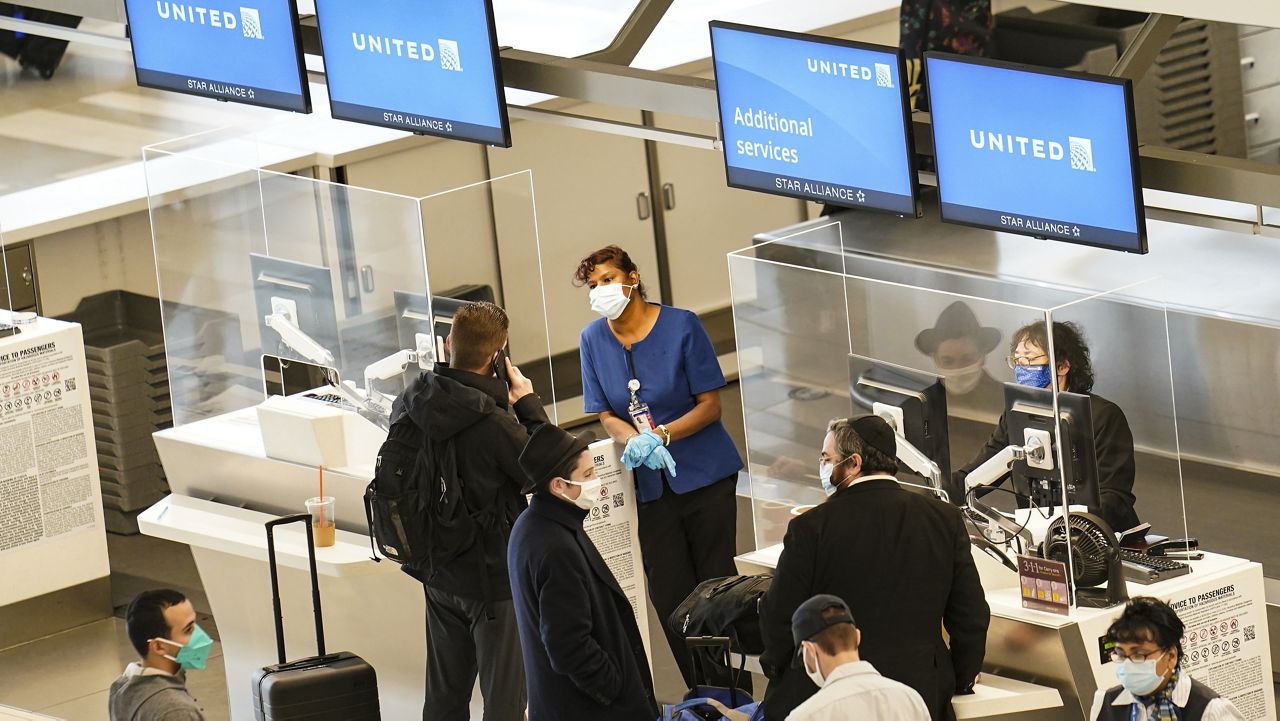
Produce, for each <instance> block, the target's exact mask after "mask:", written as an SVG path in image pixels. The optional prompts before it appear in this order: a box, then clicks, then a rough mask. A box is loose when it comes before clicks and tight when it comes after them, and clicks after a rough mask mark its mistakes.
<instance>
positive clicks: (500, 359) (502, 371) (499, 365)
mask: <svg viewBox="0 0 1280 721" xmlns="http://www.w3.org/2000/svg"><path fill="white" fill-rule="evenodd" d="M493 374H494V375H496V376H498V380H500V381H502V382H503V383H506V384H507V385H508V386H510V385H511V377H510V376H509V375H507V349H506V348H503V349H501V350H499V351H498V356H497V357H496V358H494V359H493Z"/></svg>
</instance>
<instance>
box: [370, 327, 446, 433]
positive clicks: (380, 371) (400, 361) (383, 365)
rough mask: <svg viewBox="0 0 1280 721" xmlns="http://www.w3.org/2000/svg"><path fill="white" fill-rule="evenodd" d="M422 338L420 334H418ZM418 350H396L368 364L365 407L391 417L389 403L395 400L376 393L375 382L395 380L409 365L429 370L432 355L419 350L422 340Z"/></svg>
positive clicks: (420, 339) (419, 340) (419, 339)
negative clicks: (375, 409)
mask: <svg viewBox="0 0 1280 721" xmlns="http://www.w3.org/2000/svg"><path fill="white" fill-rule="evenodd" d="M418 335H419V336H422V334H421V333H420V334H418ZM417 340H418V344H419V350H416V351H412V350H398V351H396V352H395V353H392V354H391V355H389V356H387V357H386V358H383V359H382V360H380V361H375V362H374V363H371V364H369V367H367V368H365V369H364V394H365V400H366V403H365V405H366V407H368V408H369V409H370V410H373V409H374V408H377V409H378V411H379V413H380V414H381V415H383V416H386V417H388V418H390V417H391V403H392V401H394V400H395V399H394V398H392V397H391V396H388V395H387V394H385V393H381V392H379V391H377V390H376V389H375V388H374V387H373V386H374V383H375V382H377V381H385V380H387V379H389V378H395V377H396V376H398V375H400V374H401V373H404V372H405V369H407V368H408V367H409V366H410V365H413V364H417V365H418V367H419V368H421V369H422V370H430V369H431V358H432V357H433V356H434V354H426V355H424V354H423V353H422V350H421V346H422V338H421V337H419V338H418V339H417Z"/></svg>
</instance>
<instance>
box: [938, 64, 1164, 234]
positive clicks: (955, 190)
mask: <svg viewBox="0 0 1280 721" xmlns="http://www.w3.org/2000/svg"><path fill="white" fill-rule="evenodd" d="M925 74H926V81H927V84H928V89H929V109H930V112H931V114H932V125H933V146H934V153H935V156H936V159H937V170H938V192H939V195H940V197H941V201H942V219H943V220H944V221H947V222H951V223H960V224H963V225H973V226H978V227H982V228H990V229H993V230H1001V231H1006V232H1010V233H1021V234H1024V235H1032V236H1036V237H1039V238H1049V239H1053V240H1065V241H1069V242H1072V243H1081V244H1085V245H1094V246H1100V247H1104V248H1110V249H1114V250H1123V251H1127V252H1130V253H1145V252H1147V232H1146V218H1145V213H1144V211H1143V207H1142V183H1141V181H1140V180H1139V177H1138V142H1137V133H1136V132H1135V130H1134V123H1133V88H1132V86H1131V85H1130V83H1129V81H1128V80H1123V79H1118V78H1107V77H1100V76H1094V75H1085V74H1083V73H1071V72H1065V71H1057V70H1047V69H1041V68H1029V67H1026V66H1019V65H1013V64H1009V63H1001V62H997V61H992V60H983V59H976V58H967V57H961V56H958V55H947V54H942V53H928V54H926V56H925Z"/></svg>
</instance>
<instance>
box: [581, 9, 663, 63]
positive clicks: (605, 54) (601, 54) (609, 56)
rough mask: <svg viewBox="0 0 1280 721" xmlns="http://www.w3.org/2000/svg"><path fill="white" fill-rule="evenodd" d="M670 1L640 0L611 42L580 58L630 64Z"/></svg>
mask: <svg viewBox="0 0 1280 721" xmlns="http://www.w3.org/2000/svg"><path fill="white" fill-rule="evenodd" d="M672 2H674V0H640V2H639V3H637V4H636V7H635V10H632V11H631V17H628V18H627V21H626V22H625V23H623V24H622V28H621V29H619V30H618V34H617V35H615V36H614V38H613V42H611V43H609V44H608V46H606V47H605V48H604V49H603V50H598V51H596V52H594V53H588V54H586V55H583V56H582V58H583V59H585V60H599V61H601V62H605V63H615V64H617V65H630V64H631V61H633V60H635V59H636V55H639V54H640V48H643V47H644V44H645V42H647V41H648V40H649V37H650V36H651V35H653V31H654V29H655V28H657V27H658V23H659V22H661V21H662V17H663V16H664V15H666V14H667V9H668V8H670V7H671V3H672Z"/></svg>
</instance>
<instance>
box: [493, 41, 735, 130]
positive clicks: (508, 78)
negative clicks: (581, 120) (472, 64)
mask: <svg viewBox="0 0 1280 721" xmlns="http://www.w3.org/2000/svg"><path fill="white" fill-rule="evenodd" d="M502 80H503V83H504V84H505V85H506V86H507V87H509V88H518V89H520V90H530V91H533V92H535V93H547V94H549V95H559V96H562V97H567V98H574V99H577V100H585V101H588V102H593V103H604V104H605V105H616V106H618V107H622V108H637V109H640V110H650V111H653V112H656V113H673V114H675V115H684V116H687V117H693V118H703V119H705V120H718V119H719V118H720V115H719V111H718V110H717V105H716V84H715V81H714V80H711V79H709V78H694V77H689V76H685V75H675V74H672V73H660V72H657V71H654V70H640V69H637V68H632V67H627V66H625V65H615V64H613V63H606V62H601V61H599V60H588V59H585V58H562V57H559V56H557V55H546V54H543V53H533V52H529V51H527V50H515V49H512V48H508V49H505V50H503V51H502Z"/></svg>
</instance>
